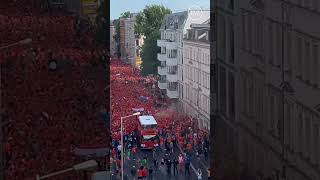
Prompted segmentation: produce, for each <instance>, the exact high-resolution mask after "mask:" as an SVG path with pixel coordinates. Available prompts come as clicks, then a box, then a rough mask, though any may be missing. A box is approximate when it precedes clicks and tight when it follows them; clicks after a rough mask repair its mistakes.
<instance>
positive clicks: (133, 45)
mask: <svg viewBox="0 0 320 180" xmlns="http://www.w3.org/2000/svg"><path fill="white" fill-rule="evenodd" d="M137 15H138V14H137V13H132V14H130V17H129V18H123V19H121V20H120V22H121V21H122V23H120V49H121V50H120V51H121V59H122V60H123V61H124V62H126V63H128V64H131V65H133V66H137V67H140V64H141V57H140V52H141V47H142V45H143V42H144V41H143V40H144V39H143V38H144V37H143V36H139V35H136V34H135V30H134V26H135V22H136V16H137Z"/></svg>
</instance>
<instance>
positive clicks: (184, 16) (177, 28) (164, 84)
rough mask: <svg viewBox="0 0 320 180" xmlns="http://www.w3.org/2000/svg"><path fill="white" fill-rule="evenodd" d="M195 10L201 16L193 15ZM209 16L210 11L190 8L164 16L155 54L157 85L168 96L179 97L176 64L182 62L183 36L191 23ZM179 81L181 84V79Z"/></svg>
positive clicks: (199, 21) (200, 21) (202, 20)
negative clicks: (158, 51) (158, 62)
mask: <svg viewBox="0 0 320 180" xmlns="http://www.w3.org/2000/svg"><path fill="white" fill-rule="evenodd" d="M197 12H200V13H201V16H198V17H194V15H195V14H197ZM209 17H210V11H206V10H198V11H197V10H190V11H183V12H179V13H173V14H169V15H166V16H165V18H164V21H163V23H162V25H161V28H160V33H161V39H160V40H158V41H157V45H158V46H159V47H161V52H160V53H158V55H157V56H158V60H159V61H160V64H161V65H160V66H158V74H159V76H160V78H159V81H158V87H159V88H160V89H162V90H164V91H166V95H167V96H168V97H169V98H172V99H177V98H178V97H179V96H178V94H179V93H178V64H181V63H182V58H183V49H182V48H183V47H182V46H183V45H182V41H183V36H184V34H186V33H187V29H188V28H190V25H191V23H203V22H204V21H206V20H207V19H208V18H209ZM181 75H182V74H181ZM179 83H180V84H182V81H181V82H179ZM181 90H182V89H181ZM182 91H183V90H182Z"/></svg>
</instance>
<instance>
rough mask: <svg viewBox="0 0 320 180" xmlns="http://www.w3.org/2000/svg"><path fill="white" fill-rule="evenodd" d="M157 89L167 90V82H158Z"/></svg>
mask: <svg viewBox="0 0 320 180" xmlns="http://www.w3.org/2000/svg"><path fill="white" fill-rule="evenodd" d="M158 87H159V88H160V89H166V88H167V82H166V81H164V80H160V81H158Z"/></svg>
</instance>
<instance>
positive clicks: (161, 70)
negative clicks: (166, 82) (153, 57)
mask: <svg viewBox="0 0 320 180" xmlns="http://www.w3.org/2000/svg"><path fill="white" fill-rule="evenodd" d="M158 74H159V75H166V74H167V69H166V67H165V66H158Z"/></svg>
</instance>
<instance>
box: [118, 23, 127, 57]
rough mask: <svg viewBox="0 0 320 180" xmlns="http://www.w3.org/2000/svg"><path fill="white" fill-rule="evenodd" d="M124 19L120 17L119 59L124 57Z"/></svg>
mask: <svg viewBox="0 0 320 180" xmlns="http://www.w3.org/2000/svg"><path fill="white" fill-rule="evenodd" d="M125 34H126V31H125V20H124V19H120V42H119V45H120V57H121V59H125V57H126V43H125Z"/></svg>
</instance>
